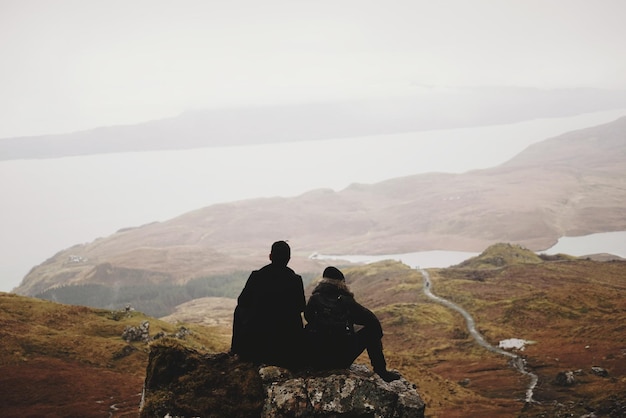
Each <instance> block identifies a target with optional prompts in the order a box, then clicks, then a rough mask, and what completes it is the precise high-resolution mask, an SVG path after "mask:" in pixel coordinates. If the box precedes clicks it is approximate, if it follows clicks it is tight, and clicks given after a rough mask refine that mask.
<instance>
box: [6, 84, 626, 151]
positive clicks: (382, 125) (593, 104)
mask: <svg viewBox="0 0 626 418" xmlns="http://www.w3.org/2000/svg"><path fill="white" fill-rule="evenodd" d="M419 91H420V93H419V94H416V95H413V96H406V97H394V98H386V99H382V98H378V99H359V100H351V101H337V102H327V103H308V104H289V105H275V106H257V107H249V108H232V109H213V110H198V111H189V112H185V113H183V114H181V115H179V116H177V117H173V118H167V119H162V120H156V121H151V122H145V123H139V124H135V125H123V126H112V127H101V128H97V129H93V130H86V131H79V132H73V133H68V134H60V135H42V136H30V137H17V138H5V139H0V161H2V160H12V159H32V158H58V157H64V156H76V155H90V154H100V153H113V152H129V151H153V150H173V149H191V148H200V147H211V146H234V145H250V144H261V143H276V142H290V141H303V140H319V139H335V138H346V137H358V136H365V135H380V134H395V133H401V132H413V131H424V130H432V129H450V128H462V127H472V126H484V125H497V124H506V123H513V122H520V121H524V120H529V119H535V118H550V117H563V116H571V115H577V114H582V113H588V112H596V111H602V110H608V109H620V108H626V91H621V90H620V91H608V90H599V89H560V90H540V89H532V88H513V87H500V88H496V87H491V88H487V87H483V88H470V87H467V88H426V87H425V88H422V89H420V90H419Z"/></svg>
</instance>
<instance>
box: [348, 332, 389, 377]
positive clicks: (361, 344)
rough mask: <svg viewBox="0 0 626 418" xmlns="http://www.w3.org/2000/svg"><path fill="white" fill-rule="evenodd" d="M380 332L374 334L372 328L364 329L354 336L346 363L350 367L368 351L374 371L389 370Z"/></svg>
mask: <svg viewBox="0 0 626 418" xmlns="http://www.w3.org/2000/svg"><path fill="white" fill-rule="evenodd" d="M379 335H380V334H379V333H378V332H372V330H371V329H370V328H367V327H365V328H362V329H360V330H358V331H357V332H356V334H355V335H353V338H352V343H351V344H350V345H349V346H348V347H346V350H347V352H346V356H347V358H346V360H345V363H346V364H347V365H348V367H349V366H350V365H351V364H352V363H354V360H356V359H357V357H359V356H360V355H361V353H362V352H363V351H364V350H367V355H368V356H369V358H370V362H371V363H372V367H373V368H374V371H378V370H387V362H386V361H385V355H384V354H383V343H382V341H381V339H380V336H379Z"/></svg>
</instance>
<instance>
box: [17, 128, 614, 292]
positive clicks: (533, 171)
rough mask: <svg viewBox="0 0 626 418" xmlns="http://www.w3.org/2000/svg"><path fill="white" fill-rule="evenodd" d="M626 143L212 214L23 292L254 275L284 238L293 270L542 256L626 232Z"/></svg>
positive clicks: (59, 260) (87, 257)
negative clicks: (412, 259)
mask: <svg viewBox="0 0 626 418" xmlns="http://www.w3.org/2000/svg"><path fill="white" fill-rule="evenodd" d="M625 135H626V118H620V119H618V120H616V121H614V122H612V123H609V124H605V125H601V126H598V127H595V128H590V129H585V130H581V131H575V132H571V133H568V134H565V135H561V136H559V137H556V138H552V139H547V140H545V141H543V142H541V143H539V144H536V145H534V146H533V147H531V148H529V149H528V150H527V151H525V152H522V153H521V154H520V155H519V156H518V158H514V159H512V160H511V161H509V162H508V163H505V164H502V165H500V166H498V167H494V168H492V169H485V170H475V171H471V172H468V173H464V174H438V173H431V174H423V175H414V176H408V177H404V178H397V179H392V180H388V181H384V182H381V183H377V184H372V185H357V184H355V185H352V186H350V187H348V188H346V189H344V190H341V191H339V192H335V191H332V190H314V191H311V192H308V193H304V194H302V195H300V196H296V197H293V198H264V199H253V200H244V201H238V202H232V203H227V204H218V205H213V206H209V207H206V208H202V209H198V210H195V211H192V212H189V213H186V214H183V215H181V216H179V217H176V218H174V219H170V220H168V221H165V222H157V223H152V224H148V225H144V226H141V227H138V228H132V229H124V230H120V231H118V232H117V233H115V234H113V235H111V236H109V237H106V238H101V239H98V240H96V241H94V242H92V243H88V244H83V245H78V246H74V247H72V248H69V249H66V250H62V251H60V252H59V253H57V254H56V255H54V256H52V257H51V258H50V259H48V260H46V261H45V262H43V263H42V264H40V265H38V266H35V267H34V268H33V269H32V270H31V272H30V273H29V274H28V275H27V276H26V277H25V278H24V279H23V281H22V283H21V284H20V286H18V287H17V288H16V289H15V292H17V293H20V294H25V295H37V294H41V293H42V292H45V291H47V290H50V289H56V288H59V287H61V286H65V285H84V284H91V285H103V286H112V285H116V286H119V285H120V284H126V285H130V284H137V285H143V284H146V283H152V284H159V283H165V282H168V283H172V282H173V283H176V284H182V283H186V282H188V281H190V280H194V279H199V278H206V277H214V276H215V275H220V274H228V273H229V272H233V271H235V270H237V271H249V270H251V269H254V268H256V267H258V266H259V265H262V264H263V263H266V262H267V249H266V247H267V246H268V245H269V244H268V243H270V242H272V241H274V240H276V239H288V240H290V241H291V242H292V246H293V248H294V252H293V254H292V256H293V257H292V266H293V267H294V268H296V270H298V271H301V272H304V273H310V274H317V273H319V271H320V268H321V264H320V262H319V261H316V260H312V259H310V258H309V256H310V255H311V254H312V253H314V252H321V253H325V254H372V255H375V254H393V253H402V252H413V251H426V250H430V249H439V248H446V249H449V250H458V251H482V250H484V249H485V248H487V247H488V246H489V245H492V244H495V243H497V242H509V243H514V244H519V245H522V246H524V247H526V248H528V249H530V250H533V251H540V250H542V249H545V248H548V247H550V246H551V245H553V244H554V243H555V242H556V241H557V240H558V238H560V237H561V236H564V235H568V236H575V235H584V234H589V233H595V232H607V231H617V230H626V209H625V208H626V185H625V184H624V181H625V180H624V179H626V166H624V164H623V161H624V153H625V152H626V142H624V141H623V140H621V138H623V137H624V136H625ZM555 150H558V152H556V151H555ZM217 296H219V295H217Z"/></svg>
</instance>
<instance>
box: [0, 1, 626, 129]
mask: <svg viewBox="0 0 626 418" xmlns="http://www.w3.org/2000/svg"><path fill="white" fill-rule="evenodd" d="M624 16H626V1H623V0H598V1H590V0H491V1H490V0H437V1H432V0H428V1H421V0H406V1H394V0H392V1H384V2H383V1H368V0H332V1H331V0H315V1H296V0H289V1H281V0H264V1H258V0H245V1H242V0H229V1H215V0H213V1H211V0H202V1H195V0H194V1H191V0H186V1H185V0H182V1H171V0H168V1H165V0H145V1H144V0H121V1H120V0H102V1H99V0H75V1H71V0H0V57H1V60H2V65H0V115H1V116H0V138H2V137H8V136H18V135H29V134H47V133H61V132H68V131H74V130H78V129H86V128H91V127H95V126H100V125H109V124H117V123H132V122H139V121H143V120H149V119H154V118H158V117H162V116H166V115H175V114H177V113H179V112H181V111H183V110H186V109H190V108H198V107H206V106H222V105H233V104H241V103H272V102H279V101H302V100H311V99H323V98H329V97H330V98H334V97H349V96H353V95H387V94H410V93H411V91H412V88H415V86H420V85H436V86H448V85H451V86H455V85H516V86H535V87H609V88H613V87H617V88H626V76H625V74H626V53H625V51H626V50H625V49H624V43H623V42H624V39H626V25H625V24H624Z"/></svg>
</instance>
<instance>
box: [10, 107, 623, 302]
mask: <svg viewBox="0 0 626 418" xmlns="http://www.w3.org/2000/svg"><path fill="white" fill-rule="evenodd" d="M624 114H626V110H625V109H621V110H611V111H605V112H598V113H590V114H584V115H578V116H572V117H565V118H552V119H536V120H531V121H526V122H520V123H515V124H509V125H497V126H483V127H476V128H465V129H448V130H437V131H425V132H409V133H403V134H396V135H379V136H366V137H359V138H339V139H332V140H322V141H307V142H296V143H283V144H269V145H257V146H246V147H222V148H201V149H193V150H181V151H152V152H135V153H119V154H102V155H90V156H81V157H66V158H56V159H44V160H13V161H2V162H0V196H1V199H2V205H0V231H2V234H1V235H0V291H10V290H11V289H13V288H14V287H15V286H17V285H18V284H19V282H20V281H21V280H22V278H23V277H24V275H26V274H27V273H28V271H29V270H30V269H31V268H32V267H33V266H35V265H37V264H40V263H42V262H43V261H45V260H46V259H47V258H49V257H51V256H53V255H54V254H55V253H56V252H58V251H60V250H62V249H65V248H68V247H70V246H73V245H75V244H80V243H84V242H91V241H93V240H95V239H96V238H98V237H102V236H108V235H110V234H112V233H114V232H115V231H117V230H118V229H121V228H126V227H132V226H139V225H143V224H146V223H150V222H153V221H165V220H168V219H171V218H173V217H176V216H178V215H181V214H183V213H185V212H188V211H192V210H196V209H199V208H202V207H205V206H209V205H212V204H216V203H221V202H230V201H235V200H241V199H251V198H256V197H272V196H282V197H290V196H296V195H299V194H302V193H305V192H307V191H310V190H312V189H316V188H331V189H334V190H341V189H343V188H345V187H347V186H348V185H350V184H351V183H365V184H369V183H376V182H380V181H383V180H387V179H390V178H395V177H401V176H407V175H413V174H419V173H425V172H432V171H439V172H451V173H462V172H465V171H468V170H473V169H480V168H488V167H493V166H495V165H498V164H501V163H503V162H505V161H507V160H508V159H510V158H512V157H513V156H515V155H516V154H518V153H519V152H521V151H522V150H524V149H525V148H526V147H527V146H529V145H531V144H533V143H536V142H539V141H542V140H545V139H547V138H550V137H553V136H556V135H560V134H562V133H564V132H568V131H571V130H575V129H580V128H584V127H589V126H595V125H598V124H602V123H607V122H611V121H613V120H615V119H617V118H618V117H620V116H623V115H624ZM485 150H489V152H485ZM286 173H287V174H286ZM404 257H405V259H406V260H407V262H410V263H411V264H414V265H424V266H426V261H424V260H430V261H429V263H435V262H437V263H438V264H439V261H438V260H439V259H440V258H441V257H442V255H441V254H440V253H439V252H438V251H434V252H432V253H430V254H427V255H426V256H425V258H423V256H422V255H418V256H415V257H416V258H413V256H411V258H408V257H409V256H404ZM446 257H453V258H454V259H453V261H452V262H455V261H456V260H462V257H465V255H460V254H456V255H450V254H448V255H446ZM446 259H447V258H446ZM441 262H442V263H444V264H445V263H447V261H441Z"/></svg>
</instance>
